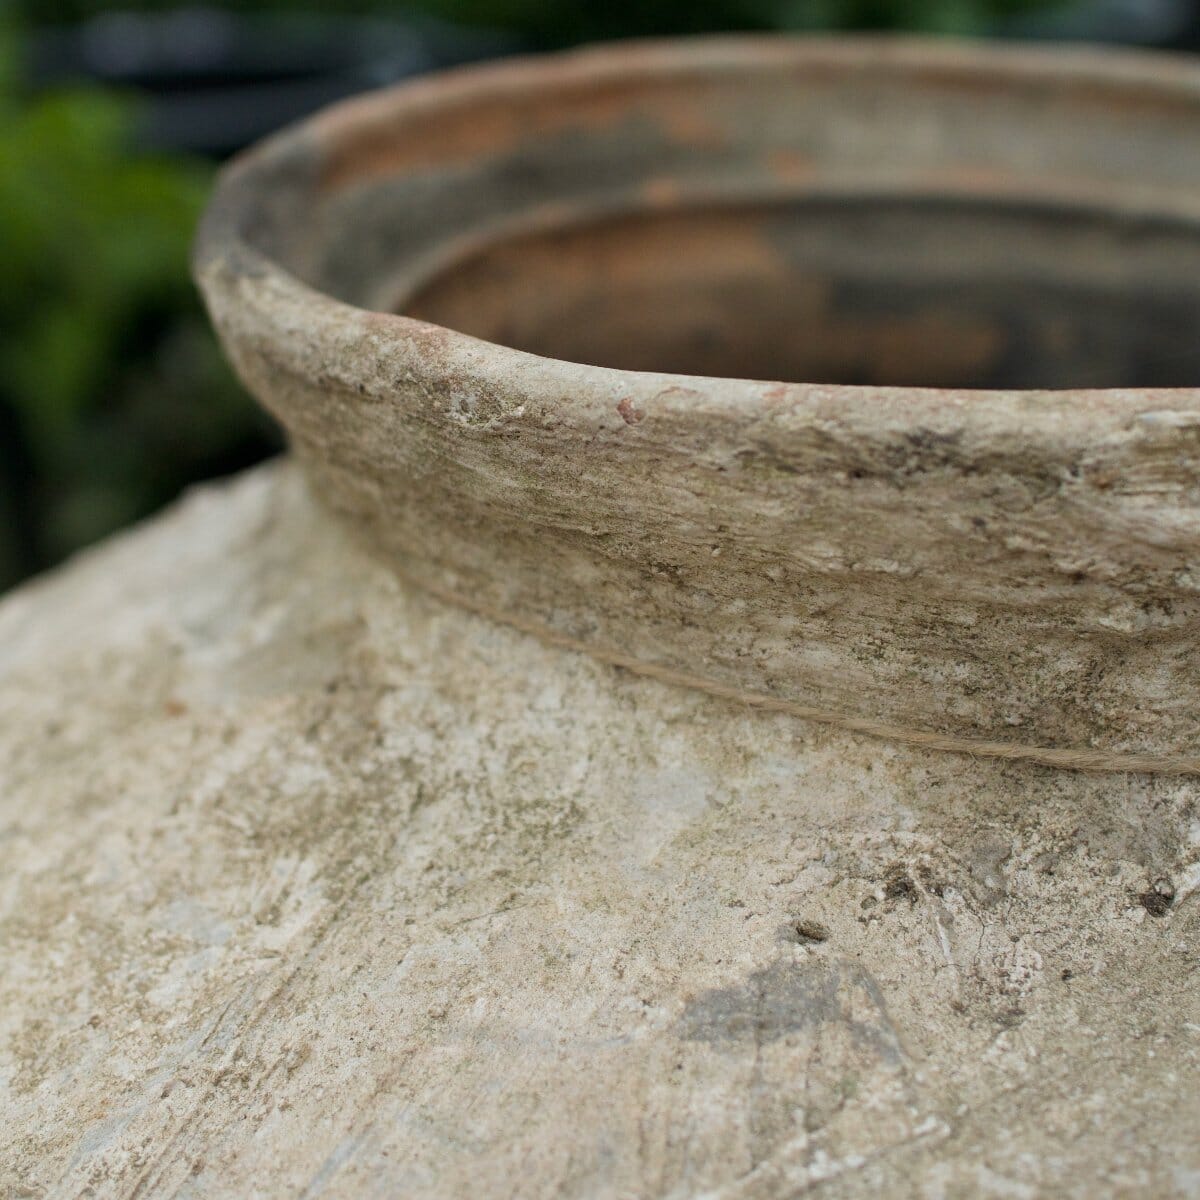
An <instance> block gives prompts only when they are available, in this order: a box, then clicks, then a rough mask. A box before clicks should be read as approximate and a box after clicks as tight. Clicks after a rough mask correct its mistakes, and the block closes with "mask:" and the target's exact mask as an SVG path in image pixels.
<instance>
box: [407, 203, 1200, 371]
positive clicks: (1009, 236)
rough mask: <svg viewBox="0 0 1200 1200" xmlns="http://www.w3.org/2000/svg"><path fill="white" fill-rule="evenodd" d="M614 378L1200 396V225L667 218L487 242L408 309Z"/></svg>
mask: <svg viewBox="0 0 1200 1200" xmlns="http://www.w3.org/2000/svg"><path fill="white" fill-rule="evenodd" d="M398 307H400V308H401V309H402V310H403V311H404V312H406V313H408V314H410V315H413V316H417V317H420V318H422V319H425V320H428V321H432V322H435V323H437V324H440V325H445V326H448V327H450V328H452V329H456V330H460V331H462V332H465V333H469V334H473V335H475V336H477V337H481V338H485V339H487V340H489V341H494V342H499V343H503V344H505V345H508V346H513V347H516V348H518V349H521V350H527V351H531V352H533V353H537V354H542V355H547V356H550V357H554V358H561V359H566V360H570V361H575V362H584V363H590V364H595V365H599V366H607V367H622V368H628V369H635V370H654V371H670V372H679V373H684V374H701V375H721V376H737V377H744V378H759V379H779V380H789V381H804V382H813V383H855V384H876V385H897V386H922V385H925V386H938V387H986V388H1068V387H1130V386H1194V385H1196V384H1197V383H1200V341H1198V339H1197V332H1198V331H1200V229H1197V227H1196V226H1194V225H1192V224H1190V223H1188V222H1186V221H1183V220H1179V219H1171V218H1163V217H1156V218H1145V217H1143V218H1134V217H1123V216H1121V215H1119V214H1113V213H1105V212H1102V211H1095V210H1087V209H1080V208H1077V207H1062V206H1057V207H1056V206H1054V205H1030V204H1028V203H1026V204H1008V205H1006V204H1000V203H994V202H979V201H971V200H962V199H943V200H937V199H929V198H924V199H922V198H905V197H879V196H875V197H839V198H829V197H826V198H810V199H804V200H791V201H786V202H780V201H774V202H771V203H766V204H762V205H757V206H756V205H744V204H743V205H734V206H729V207H723V208H722V207H708V208H696V209H681V210H680V209H676V210H669V209H664V210H660V211H642V212H635V213H626V214H620V215H612V214H610V215H608V216H605V217H602V218H595V219H591V220H577V221H575V222H573V223H570V224H565V225H560V226H558V227H551V228H549V229H547V228H541V229H538V230H536V231H531V232H523V233H521V232H518V233H513V234H511V235H509V236H500V237H493V238H490V239H487V240H484V241H482V242H481V243H476V245H475V246H474V247H473V248H472V249H471V250H469V251H466V252H460V254H459V255H458V257H457V258H455V259H454V260H453V261H451V262H449V263H444V264H442V265H441V267H440V268H439V269H437V270H435V271H434V272H432V273H431V275H430V276H429V277H427V278H426V279H425V280H424V281H423V282H419V283H417V284H416V285H415V286H414V287H413V288H411V289H410V291H409V294H408V295H407V297H406V298H405V299H404V300H403V302H402V303H401V304H399V305H398Z"/></svg>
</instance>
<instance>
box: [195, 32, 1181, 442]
mask: <svg viewBox="0 0 1200 1200" xmlns="http://www.w3.org/2000/svg"><path fill="white" fill-rule="evenodd" d="M757 64H762V65H768V66H769V65H787V66H810V67H813V66H815V67H822V68H829V67H833V68H834V69H848V70H866V69H872V70H893V71H896V72H898V73H900V74H908V75H911V76H912V77H913V78H915V79H921V78H939V77H940V78H944V79H953V78H959V79H961V80H962V81H963V82H964V83H965V84H967V85H968V86H970V87H983V86H985V85H986V86H991V87H999V88H1005V87H1011V86H1014V85H1025V86H1031V85H1035V86H1036V85H1047V84H1049V85H1052V86H1053V87H1054V88H1055V89H1061V88H1063V87H1074V88H1079V87H1082V88H1084V89H1096V90H1098V91H1100V92H1102V93H1105V94H1106V95H1108V96H1110V97H1111V98H1112V99H1114V100H1119V99H1121V98H1122V94H1123V93H1124V94H1127V96H1128V97H1129V98H1135V99H1136V100H1137V101H1138V103H1140V104H1145V103H1146V102H1148V101H1150V100H1154V101H1158V102H1161V103H1165V104H1179V103H1184V104H1187V105H1190V106H1194V107H1195V109H1196V119H1197V120H1198V121H1200V63H1198V62H1196V61H1194V60H1193V59H1192V56H1189V55H1185V54H1183V53H1180V52H1171V51H1160V50H1131V49H1127V48H1123V47H1110V46H1100V45H1090V44H1085V43H1056V44H1053V45H1046V44H1042V43H994V42H987V43H985V42H977V41H972V40H968V39H953V38H934V37H928V36H926V37H922V36H896V35H889V34H871V33H866V34H850V35H847V34H795V35H792V34H705V35H698V36H690V37H684V38H675V39H672V38H663V39H658V38H649V39H641V38H637V39H629V40H622V41H614V42H608V43H603V44H599V45H585V46H581V47H576V48H573V49H569V50H565V51H560V52H557V53H551V54H543V55H518V56H513V57H509V58H504V59H499V60H495V61H492V62H488V63H483V64H467V65H464V66H458V67H453V68H450V69H448V70H444V71H438V72H434V73H431V74H429V75H426V76H423V77H420V78H417V79H415V80H409V81H404V82H401V83H398V84H394V85H390V86H388V87H384V88H380V89H378V90H375V91H371V92H367V93H364V94H362V95H360V96H354V97H350V98H348V99H346V100H341V101H338V102H336V103H334V104H332V105H329V106H327V107H326V108H324V109H322V110H320V111H319V112H318V113H316V114H314V115H312V116H309V117H307V118H304V119H302V120H300V121H297V122H295V123H293V124H291V125H289V126H287V127H285V128H284V129H282V130H280V131H279V132H277V133H275V134H273V135H271V136H270V137H268V138H265V139H263V140H262V141H261V142H260V143H258V144H257V145H255V146H253V147H250V148H249V149H247V150H245V151H243V152H241V153H240V154H238V155H237V156H235V157H234V158H233V159H232V160H231V161H230V162H229V163H228V164H226V165H225V166H224V167H223V168H222V170H221V171H220V172H219V174H218V180H217V184H216V187H215V189H214V191H213V195H212V197H211V199H210V202H209V204H208V206H207V208H206V210H205V213H204V216H203V219H202V221H201V223H200V226H199V228H198V231H197V236H196V239H195V243H194V247H193V270H194V273H195V275H196V276H197V278H199V279H203V278H206V277H208V276H209V275H210V274H212V273H213V272H215V271H219V272H220V274H221V275H222V276H224V278H225V280H226V282H229V281H231V280H232V279H236V278H238V277H246V278H254V279H255V280H260V281H261V280H264V279H265V278H269V280H270V286H271V290H272V292H274V293H275V295H276V297H277V299H281V300H282V299H284V298H285V297H287V298H293V299H295V300H296V301H300V302H302V303H303V304H304V305H305V306H306V308H307V309H308V310H309V312H311V313H312V314H313V315H314V316H317V317H321V316H327V317H328V319H329V320H330V321H331V322H334V323H341V322H342V321H343V320H344V318H345V317H346V316H347V315H348V314H351V313H353V314H363V313H369V314H370V316H371V319H372V322H371V323H372V330H373V332H374V333H375V334H376V335H378V336H385V337H389V338H394V339H396V340H397V341H408V340H411V339H414V338H416V339H429V338H430V337H431V336H434V337H436V338H437V340H438V341H439V343H440V344H441V345H443V346H445V347H446V348H447V349H450V348H452V347H453V345H454V344H456V343H457V344H458V345H460V346H461V347H462V348H464V349H469V350H471V351H472V352H473V354H472V357H474V356H475V354H477V353H478V352H479V351H480V350H485V352H486V353H487V354H488V355H489V356H491V357H492V358H493V359H494V361H495V362H496V363H497V365H498V369H500V370H502V371H504V372H505V373H509V372H512V373H516V372H520V371H522V370H523V369H526V368H528V367H529V366H533V365H536V366H537V367H538V369H539V370H543V371H544V370H546V369H547V368H548V367H549V368H550V369H553V367H554V366H555V365H557V364H560V363H564V364H565V365H566V366H568V367H569V368H571V371H572V374H573V373H574V371H575V370H577V369H578V368H580V367H581V366H585V364H579V363H575V362H571V361H569V360H560V359H556V358H553V357H548V356H545V355H540V354H536V353H533V352H530V351H526V350H520V349H517V348H514V347H511V346H508V345H505V344H504V343H502V342H494V341H489V340H486V339H483V338H479V337H475V336H473V335H470V334H466V333H462V332H459V331H457V330H454V329H452V328H449V327H447V326H443V325H438V324H435V323H433V322H431V321H427V320H422V319H420V318H416V317H411V316H406V315H404V314H402V313H395V312H388V311H380V310H377V309H370V308H364V307H361V306H359V305H355V304H351V303H348V302H347V301H344V300H341V299H338V298H337V297H335V296H333V295H331V294H329V293H328V292H326V291H324V290H322V289H320V288H318V287H315V286H313V285H312V284H309V283H307V282H305V281H304V280H303V279H301V278H300V277H299V276H297V275H296V274H295V273H294V272H292V271H290V270H289V269H287V268H286V267H285V266H283V265H281V264H280V263H279V262H278V261H276V260H275V259H274V258H273V257H272V256H270V255H269V254H266V253H264V252H263V251H262V250H261V249H259V248H258V247H256V246H255V245H254V244H253V243H252V242H251V240H250V239H249V238H247V236H246V235H245V234H244V233H243V231H242V228H241V226H242V224H243V222H244V220H245V218H246V216H247V210H248V209H249V208H251V207H252V205H253V204H254V202H255V199H256V197H255V192H256V190H257V186H258V184H259V183H260V181H263V182H266V184H267V186H275V183H274V180H273V178H272V174H271V172H272V170H273V168H275V167H276V166H278V165H280V164H286V163H287V162H288V161H289V160H290V159H291V158H292V157H293V156H295V155H297V154H298V153H299V154H303V153H305V152H311V145H312V142H313V140H314V138H315V139H316V140H317V141H318V142H320V143H329V144H334V143H336V142H337V141H338V140H339V139H341V138H344V137H346V136H347V134H348V133H351V132H352V131H353V130H354V129H355V127H356V126H362V125H370V124H374V123H376V122H378V121H380V120H384V121H386V120H392V119H395V118H397V117H399V116H401V115H404V114H406V113H407V114H409V115H416V116H419V115H420V113H422V112H423V111H427V110H432V109H436V108H440V107H442V106H446V105H463V104H473V103H478V102H480V101H483V100H497V101H499V100H504V99H510V98H512V97H513V96H514V95H518V94H522V95H529V94H534V93H538V92H540V91H543V90H547V89H553V88H556V87H562V86H570V85H572V84H574V83H576V82H579V81H587V82H595V81H597V80H600V79H605V80H607V81H609V82H612V81H623V80H633V79H639V78H643V77H645V76H646V74H647V73H660V74H669V73H680V74H692V73H695V72H699V71H720V70H728V69H731V70H739V69H745V68H746V67H747V66H754V65H757ZM1044 195H1045V193H1039V194H1038V196H1036V197H1031V198H1034V199H1040V198H1044ZM1011 198H1013V199H1021V198H1022V197H1020V196H1013V197H1011ZM1106 202H1107V205H1108V207H1109V209H1110V210H1111V208H1112V207H1115V205H1114V204H1113V203H1112V198H1108V197H1106ZM1118 203H1119V202H1118ZM1131 207H1133V208H1135V209H1136V208H1137V207H1138V201H1137V199H1133V200H1132V202H1131ZM1156 211H1158V210H1157V208H1156ZM1185 211H1186V212H1187V213H1188V215H1193V214H1194V215H1195V216H1196V217H1197V219H1200V197H1197V199H1196V205H1195V207H1191V206H1189V207H1188V208H1187V209H1186V210H1185ZM588 369H589V370H595V371H602V372H604V373H605V374H606V375H608V376H611V377H612V378H613V379H614V380H615V381H621V380H627V382H628V383H629V384H630V385H631V386H634V385H636V384H638V383H639V382H641V381H654V382H655V383H658V384H660V385H665V386H668V387H669V386H670V385H671V384H679V385H684V386H686V385H694V384H695V383H696V382H697V381H705V382H715V383H718V384H719V385H720V386H721V388H722V390H723V392H724V394H725V396H726V398H727V400H728V401H729V402H731V403H734V404H736V405H737V407H739V408H744V407H745V406H754V405H760V406H761V405H763V404H764V403H768V404H769V403H770V399H769V398H768V399H767V400H766V401H764V398H763V394H762V393H763V389H764V387H771V386H780V385H782V386H786V387H787V388H788V389H789V390H791V389H814V390H817V391H819V392H820V393H821V394H822V395H823V396H827V397H837V398H838V400H839V401H840V402H842V403H844V404H847V405H864V406H872V405H874V404H875V403H876V401H877V400H878V399H879V398H880V397H882V396H887V395H893V394H895V393H896V392H897V391H903V392H905V393H908V394H915V393H929V394H932V395H934V396H939V397H950V396H959V395H964V394H965V395H967V396H969V397H970V398H971V401H972V403H974V404H980V405H982V404H986V405H989V406H995V405H997V404H999V405H1000V406H1001V407H1003V406H1004V403H1005V402H1006V401H1011V400H1013V399H1014V398H1023V397H1031V396H1036V397H1037V398H1038V401H1039V408H1040V409H1041V410H1042V411H1044V412H1046V414H1047V415H1050V414H1052V413H1053V412H1054V410H1055V409H1056V408H1059V407H1061V408H1069V409H1074V408H1075V407H1076V406H1077V405H1078V403H1079V401H1080V400H1081V399H1086V401H1087V402H1088V403H1089V405H1090V406H1097V407H1099V408H1101V409H1103V410H1106V411H1107V412H1109V413H1111V414H1112V415H1113V416H1119V415H1120V414H1122V413H1125V414H1131V415H1132V414H1136V413H1141V412H1144V411H1145V404H1144V399H1145V397H1146V396H1149V395H1153V396H1157V397H1161V398H1162V399H1163V400H1166V401H1172V402H1175V401H1184V402H1187V401H1190V400H1192V399H1193V398H1194V397H1195V395H1196V392H1197V389H1195V388H1192V387H1187V386H1172V387H1141V386H1129V387H1107V386H1105V387H1090V386H1085V387H1057V388H1055V387H1050V388H982V387H969V386H964V387H938V386H925V385H917V386H909V385H905V386H896V385H886V384H884V385H880V384H853V383H832V384H830V383H811V382H806V381H783V380H776V379H773V378H768V377H745V376H736V375H730V376H725V375H700V374H689V373H685V372H673V371H651V370H630V369H626V368H619V367H606V366H595V367H590V366H589V367H588ZM1020 408H1021V411H1020V412H1019V414H1014V416H1016V417H1017V418H1018V419H1019V420H1020V421H1021V423H1022V427H1023V428H1025V429H1027V428H1028V425H1027V422H1028V420H1029V418H1030V415H1031V414H1030V413H1029V412H1028V410H1027V409H1025V407H1024V406H1023V405H1021V406H1020Z"/></svg>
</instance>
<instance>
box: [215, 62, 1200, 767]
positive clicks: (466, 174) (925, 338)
mask: <svg viewBox="0 0 1200 1200" xmlns="http://www.w3.org/2000/svg"><path fill="white" fill-rule="evenodd" d="M1198 105H1200V95H1198V93H1197V86H1196V74H1195V71H1194V69H1193V68H1192V67H1191V65H1190V64H1180V63H1174V62H1158V61H1147V60H1144V59H1138V58H1125V57H1119V56H1118V57H1112V56H1108V55H1103V54H1098V53H1060V52H1052V53H1034V52H1030V51H1022V52H1020V53H1013V52H1012V51H984V50H979V49H961V48H946V47H934V46H928V45H921V44H904V43H884V42H870V41H867V42H826V41H812V42H803V41H799V42H797V41H786V40H780V41H775V42H772V41H736V42H729V41H716V42H700V43H697V44H692V45H687V46H683V47H679V46H676V47H669V46H650V47H639V48H634V49H631V48H626V47H622V48H620V49H616V50H600V51H595V52H590V53H586V54H582V55H574V56H570V57H567V58H563V59H557V60H544V61H542V62H539V63H533V64H530V63H517V64H506V65H502V66H498V67H493V68H491V69H487V70H482V71H470V72H464V73H461V74H457V75H450V76H446V77H443V78H440V79H437V80H435V81H432V82H428V83H424V84H419V85H417V86H415V87H411V88H406V89H401V90H396V91H391V92H384V93H381V94H379V95H375V96H370V97H367V98H365V99H363V100H361V101H359V102H357V103H352V104H349V105H346V106H343V107H340V108H337V109H335V110H333V111H332V112H331V113H329V114H328V115H326V116H324V117H321V118H319V119H317V120H315V121H313V122H310V123H308V124H306V125H303V126H301V127H299V128H298V129H296V130H294V131H292V132H289V133H286V134H284V135H283V136H282V137H279V138H277V139H275V140H273V141H271V142H268V143H267V144H266V145H264V147H263V148H262V149H261V150H259V151H258V152H257V153H256V154H254V155H252V156H250V157H248V158H246V159H245V160H243V161H242V162H241V163H240V164H239V165H238V166H236V167H235V168H234V169H233V170H232V171H230V172H229V173H227V174H226V176H225V178H224V180H223V182H222V184H221V186H220V189H219V191H218V195H217V198H216V200H215V202H214V205H213V209H212V212H211V214H210V216H209V218H208V220H207V222H206V224H205V227H204V232H203V235H202V237H201V240H200V247H199V251H198V256H197V272H198V276H199V279H200V281H201V284H202V286H203V288H204V291H205V294H206V296H207V298H208V302H209V304H210V307H211V309H212V312H213V316H214V319H215V321H216V323H217V327H218V329H219V330H220V332H221V336H222V338H223V339H224V341H225V344H226V346H227V347H228V349H229V352H230V354H231V356H232V358H233V360H234V362H235V363H236V364H237V367H238V369H239V371H240V372H241V375H242V377H243V378H244V380H245V381H246V383H247V386H249V387H250V389H251V390H252V391H253V392H254V393H255V395H257V396H258V397H259V399H260V400H261V401H262V402H263V403H264V404H265V405H266V406H267V407H268V408H269V409H270V410H271V411H272V412H273V413H275V414H276V415H277V416H278V417H279V419H280V420H281V421H282V422H283V423H284V425H285V426H286V427H287V429H288V432H289V434H290V436H291V440H292V445H293V447H294V450H295V454H296V456H297V457H298V458H299V459H300V461H301V462H302V463H303V464H304V467H305V470H306V471H307V473H308V474H309V476H310V478H311V479H312V480H313V482H314V483H315V485H316V487H317V489H318V491H319V493H320V494H321V496H322V498H323V500H324V501H325V503H327V504H328V505H329V506H331V507H332V508H334V509H336V510H337V511H339V512H340V513H342V514H344V516H345V517H346V518H347V520H348V522H349V523H350V525H351V526H352V528H353V529H354V530H355V531H356V532H357V533H358V534H359V535H360V536H362V537H363V538H365V539H367V540H368V541H370V542H371V543H372V544H373V545H374V546H375V548H376V549H377V550H378V552H380V553H381V554H382V555H384V556H385V557H386V558H387V559H388V560H389V561H391V562H393V563H394V564H395V565H396V566H397V567H398V568H400V569H401V570H403V571H404V572H405V574H406V575H408V576H409V577H411V578H413V579H415V580H417V581H418V582H420V583H422V584H423V585H425V586H427V587H430V588H433V589H435V590H437V591H438V592H439V593H440V594H443V595H445V596H447V597H450V598H452V599H453V600H454V601H455V602H458V603H464V604H469V605H473V606H476V607H478V608H479V609H481V610H483V611H485V612H487V613H489V614H491V615H493V616H496V617H499V618H500V619H504V620H508V621H510V622H512V623H514V624H517V625H520V626H521V627H523V628H528V629H531V630H535V631H539V632H541V633H543V634H544V635H549V636H551V637H552V638H554V639H556V640H561V641H562V642H565V643H569V644H571V645H577V646H580V647H583V648H585V649H587V650H588V651H589V652H590V653H593V654H596V655H597V656H599V657H602V658H605V659H607V660H609V661H613V662H619V663H622V664H625V665H637V666H642V667H646V668H652V669H655V670H658V671H659V672H661V673H662V674H663V675H664V676H667V677H672V678H677V679H681V680H685V681H688V682H694V681H700V682H703V681H707V682H709V683H711V684H712V685H713V686H715V687H717V688H721V689H728V690H729V691H730V692H733V693H737V694H742V695H749V696H756V697H767V698H770V699H771V700H774V701H777V702H782V703H784V704H786V705H790V706H792V710H793V711H795V712H799V713H803V714H805V715H808V716H820V715H829V716H831V717H837V718H842V719H845V720H849V721H852V722H858V723H861V724H862V725H863V727H870V728H877V729H879V730H881V731H884V732H888V733H890V734H892V735H893V736H905V735H906V731H907V732H909V733H917V734H924V735H931V736H934V737H940V738H951V739H960V740H970V739H974V740H977V741H982V742H1004V743H1013V744H1021V745H1025V746H1028V747H1031V748H1035V749H1041V750H1043V751H1045V753H1044V754H1043V755H1042V757H1043V758H1044V759H1046V760H1048V761H1065V760H1062V759H1061V758H1059V757H1058V756H1057V755H1056V753H1054V752H1056V751H1067V752H1075V753H1076V754H1077V756H1078V755H1079V754H1082V759H1081V761H1086V762H1093V761H1102V759H1103V756H1104V754H1105V753H1120V754H1139V753H1140V754H1145V755H1148V756H1150V757H1151V758H1155V759H1162V758H1178V759H1183V760H1185V765H1190V766H1193V767H1195V766H1196V765H1198V764H1200V758H1198V757H1197V754H1196V738H1197V732H1198V722H1200V693H1198V688H1200V672H1197V671H1196V669H1195V663H1196V660H1197V652H1198V649H1200V620H1197V616H1198V614H1200V575H1197V549H1198V547H1200V520H1198V512H1197V495H1198V489H1200V458H1198V456H1197V454H1196V450H1197V447H1198V446H1200V398H1198V397H1200V393H1198V392H1196V391H1195V390H1192V389H1191V388H1190V387H1189V386H1188V385H1190V384H1193V383H1195V382H1196V381H1197V380H1198V379H1200V351H1198V350H1196V348H1195V347H1194V346H1193V345H1192V340H1193V333H1194V330H1195V328H1196V326H1197V323H1198V322H1200V288H1197V285H1196V283H1195V280H1196V279H1197V278H1200V236H1198V235H1197V232H1196V225H1195V221H1196V217H1197V215H1198V213H1200V199H1198V198H1197V197H1198V195H1200V193H1198V192H1197V184H1198V183H1200V132H1198V131H1200V124H1198V123H1197V121H1196V119H1195V115H1196V112H1197V111H1198V108H1197V106H1198ZM400 312H403V313H407V314H409V315H403V316H402V315H396V314H397V313H400ZM582 364H594V365H582ZM664 371H670V372H676V373H672V374H665V373H663V372H664ZM679 372H686V374H681V373H679ZM757 380H772V381H774V380H789V381H794V382H789V383H780V382H757ZM1088 751H1097V752H1099V753H1098V754H1097V755H1095V756H1094V757H1093V758H1088V756H1087V753H1086V752H1088ZM1071 761H1074V760H1071Z"/></svg>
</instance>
